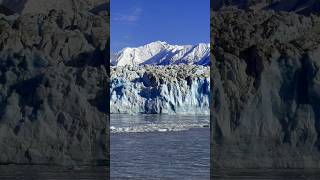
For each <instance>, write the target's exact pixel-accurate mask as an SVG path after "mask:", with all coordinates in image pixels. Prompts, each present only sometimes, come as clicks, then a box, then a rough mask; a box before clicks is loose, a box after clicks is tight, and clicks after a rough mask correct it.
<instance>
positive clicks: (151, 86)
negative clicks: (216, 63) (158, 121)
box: [110, 65, 210, 114]
mask: <svg viewBox="0 0 320 180" xmlns="http://www.w3.org/2000/svg"><path fill="white" fill-rule="evenodd" d="M110 86H111V87H110V88H111V90H110V97H111V100H110V109H111V113H165V114H173V113H174V114H209V92H210V77H209V67H205V66H194V65H170V66H136V67H132V66H123V67H112V69H111V82H110Z"/></svg>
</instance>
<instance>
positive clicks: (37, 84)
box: [0, 0, 109, 165]
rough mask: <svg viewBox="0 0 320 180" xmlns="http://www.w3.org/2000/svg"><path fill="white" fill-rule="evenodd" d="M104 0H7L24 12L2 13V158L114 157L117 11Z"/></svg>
mask: <svg viewBox="0 0 320 180" xmlns="http://www.w3.org/2000/svg"><path fill="white" fill-rule="evenodd" d="M99 2H100V3H99ZM95 3H97V4H95ZM101 3H102V4H104V3H108V1H107V2H105V1H87V0H77V1H74V0H64V1H58V0H56V1H47V0H15V1H11V0H10V1H7V0H2V1H1V5H3V6H5V7H7V8H9V9H11V10H14V11H15V12H16V13H15V14H14V15H10V16H6V14H1V15H0V132H1V133H0V143H1V146H0V164H58V165H89V164H99V163H101V162H104V161H106V160H107V157H108V152H107V151H108V146H107V145H108V142H107V140H108V126H107V125H108V123H107V121H108V119H107V115H106V111H107V106H108V102H107V101H105V100H106V99H107V94H108V86H107V80H108V79H107V78H108V76H107V69H106V68H108V66H106V64H108V61H107V59H109V57H108V49H109V46H108V41H109V40H108V34H109V32H108V28H107V27H108V23H109V13H108V9H103V8H102V9H101V8H100V9H99V11H94V12H91V10H93V9H95V7H98V6H100V4H101Z"/></svg>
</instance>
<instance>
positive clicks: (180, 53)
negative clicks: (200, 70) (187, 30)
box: [110, 41, 210, 66]
mask: <svg viewBox="0 0 320 180" xmlns="http://www.w3.org/2000/svg"><path fill="white" fill-rule="evenodd" d="M209 56H210V45H209V44H205V43H199V44H197V45H170V44H168V43H167V42H165V41H155V42H151V43H149V44H146V45H143V46H139V47H136V48H134V47H130V48H124V49H122V50H121V51H120V52H118V53H117V54H116V55H114V56H112V58H111V59H110V62H111V64H112V65H114V66H125V65H130V66H136V65H145V64H148V65H170V64H195V65H209V64H210V59H209Z"/></svg>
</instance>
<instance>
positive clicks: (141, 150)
mask: <svg viewBox="0 0 320 180" xmlns="http://www.w3.org/2000/svg"><path fill="white" fill-rule="evenodd" d="M208 125H209V117H208V116H169V115H168V116H164V115H134V116H133V115H112V116H111V126H112V131H113V133H111V137H110V138H111V154H110V158H111V162H110V166H111V167H110V173H111V179H150V180H152V179H195V180H202V179H204V180H205V179H209V177H210V166H209V160H210V130H209V127H208Z"/></svg>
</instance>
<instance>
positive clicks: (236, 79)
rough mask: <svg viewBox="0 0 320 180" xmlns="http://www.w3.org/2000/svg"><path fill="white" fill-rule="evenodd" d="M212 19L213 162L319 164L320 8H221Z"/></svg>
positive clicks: (271, 165) (260, 165) (252, 165)
mask: <svg viewBox="0 0 320 180" xmlns="http://www.w3.org/2000/svg"><path fill="white" fill-rule="evenodd" d="M211 22H212V24H211V30H212V35H213V36H212V40H211V43H212V44H213V46H214V48H213V51H212V66H211V72H212V73H211V82H212V83H213V85H212V91H211V92H212V108H211V115H212V116H211V122H212V137H213V139H212V141H211V142H212V143H213V146H212V151H213V152H212V154H214V156H213V157H212V158H213V161H212V162H213V164H212V167H215V168H319V167H320V164H319V160H320V158H319V157H320V71H319V68H320V58H319V57H320V48H319V47H320V46H319V45H320V44H319V42H320V28H319V27H320V18H319V16H315V15H313V16H310V17H309V16H302V15H298V14H295V13H292V12H291V13H288V12H275V11H243V10H220V11H217V12H213V15H212V20H211Z"/></svg>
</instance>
